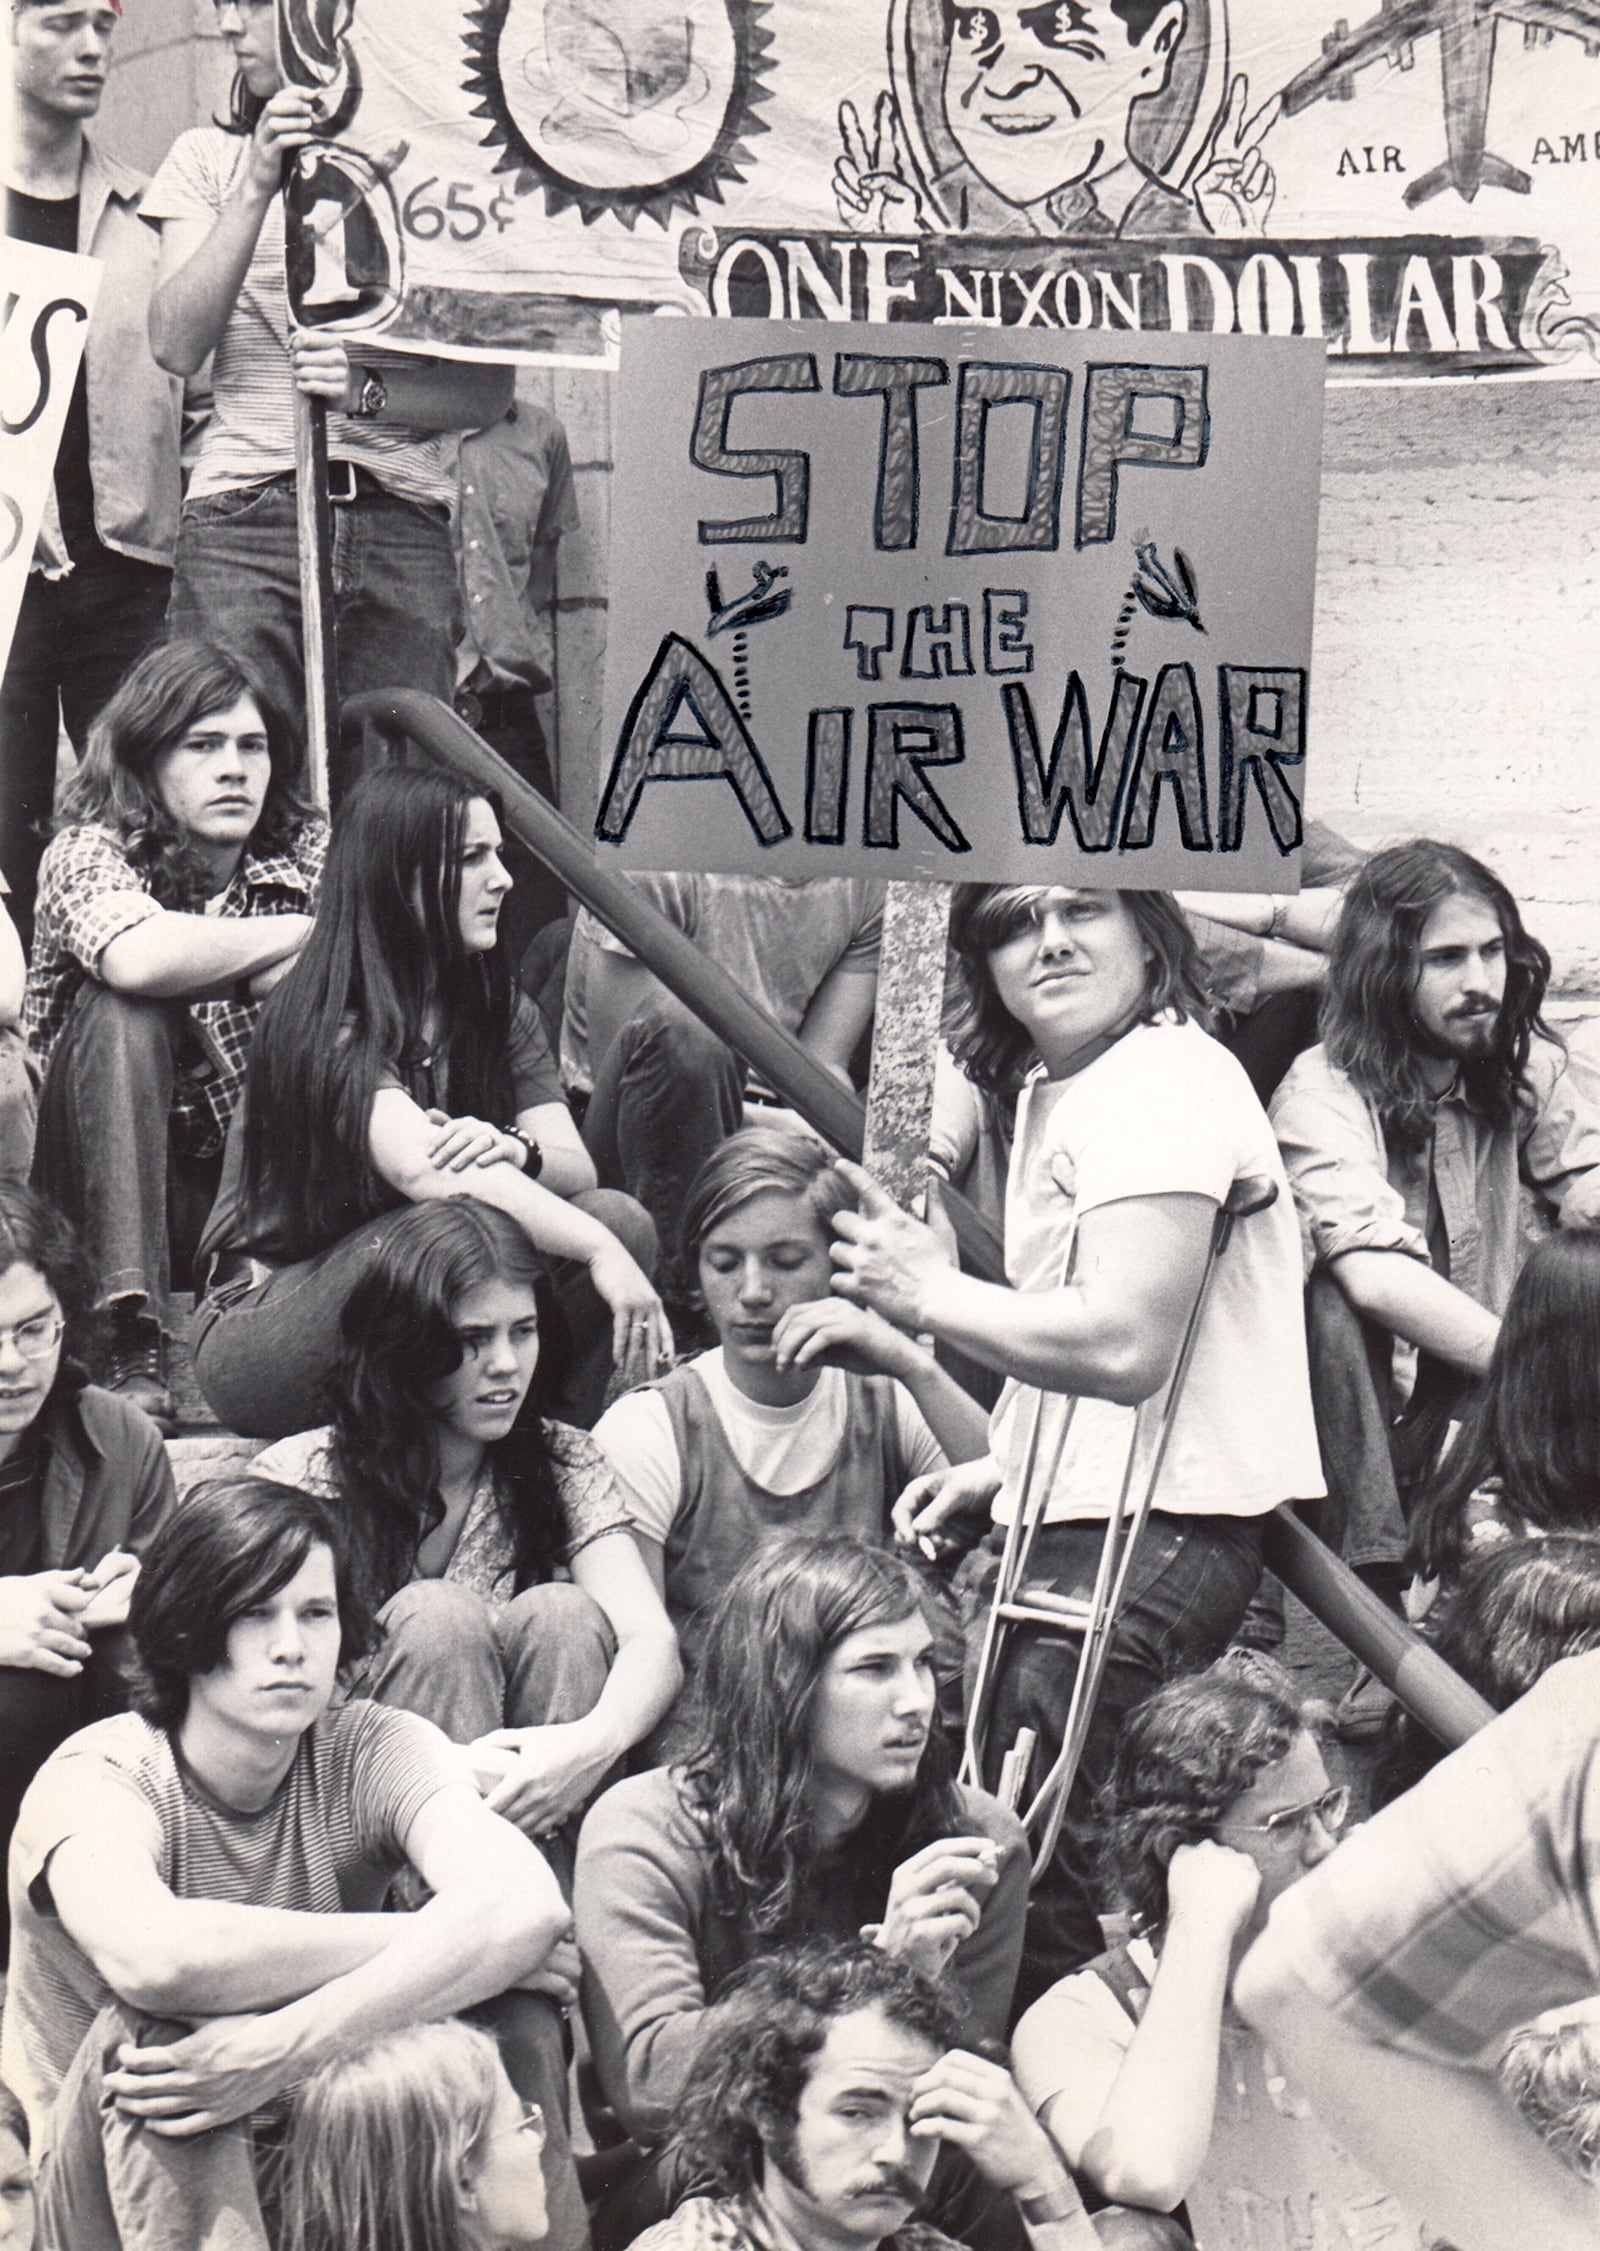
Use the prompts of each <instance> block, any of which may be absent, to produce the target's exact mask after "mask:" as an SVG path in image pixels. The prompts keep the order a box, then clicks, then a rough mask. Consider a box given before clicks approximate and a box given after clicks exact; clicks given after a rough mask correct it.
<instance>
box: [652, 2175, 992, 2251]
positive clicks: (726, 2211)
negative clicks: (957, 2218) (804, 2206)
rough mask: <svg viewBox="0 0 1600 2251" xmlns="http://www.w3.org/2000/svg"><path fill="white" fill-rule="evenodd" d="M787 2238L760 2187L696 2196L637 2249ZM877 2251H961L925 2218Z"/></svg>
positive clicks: (720, 2247)
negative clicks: (743, 2192)
mask: <svg viewBox="0 0 1600 2251" xmlns="http://www.w3.org/2000/svg"><path fill="white" fill-rule="evenodd" d="M784 2240H785V2238H784V2236H783V2234H782V2233H781V2232H780V2231H779V2229H778V2228H777V2227H775V2226H774V2224H773V2221H772V2219H771V2217H770V2216H769V2214H768V2212H767V2209H766V2203H765V2199H764V2198H763V2197H762V2195H761V2192H760V2190H759V2189H756V2190H752V2192H751V2193H750V2194H749V2195H748V2196H691V2197H689V2198H688V2199H687V2200H686V2201H685V2202H684V2203H682V2204H680V2205H679V2206H678V2208H677V2210H676V2211H675V2212H674V2213H673V2214H672V2216H671V2217H670V2218H669V2219H665V2220H658V2221H657V2222H656V2224H655V2226H654V2227H653V2228H647V2229H646V2230H645V2232H644V2234H643V2235H641V2236H640V2237H639V2238H638V2239H637V2241H636V2243H635V2245H634V2251H777V2246H778V2245H779V2244H780V2243H782V2242H783V2241H784ZM877 2251H961V2247H960V2245H959V2244H956V2243H954V2242H952V2240H951V2239H950V2237H949V2236H947V2235H941V2234H940V2232H939V2230H938V2229H937V2228H935V2227H930V2226H929V2225H928V2223H927V2221H926V2220H908V2221H907V2222H906V2224H905V2226H904V2227H903V2228H897V2229H896V2231H895V2233H894V2234H893V2235H886V2236H885V2237H884V2238H883V2241H882V2242H881V2243H880V2244H879V2245H878V2247H877Z"/></svg>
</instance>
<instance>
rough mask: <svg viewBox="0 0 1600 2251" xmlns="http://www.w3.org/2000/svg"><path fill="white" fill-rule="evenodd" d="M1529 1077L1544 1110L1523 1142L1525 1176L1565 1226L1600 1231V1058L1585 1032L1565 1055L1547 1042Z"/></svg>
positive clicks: (1535, 1054) (1536, 1053) (1532, 1060)
mask: <svg viewBox="0 0 1600 2251" xmlns="http://www.w3.org/2000/svg"><path fill="white" fill-rule="evenodd" d="M1528 1077H1529V1080H1530V1082H1531V1083H1532V1086H1533V1091H1534V1097H1535V1100H1536V1102H1537V1105H1538V1107H1537V1111H1536V1114H1535V1116H1534V1121H1533V1124H1532V1127H1531V1129H1530V1130H1529V1132H1528V1133H1527V1134H1526V1136H1525V1137H1524V1140H1523V1144H1522V1172H1523V1177H1524V1178H1525V1179H1526V1180H1528V1181H1530V1182H1531V1183H1532V1185H1533V1186H1534V1187H1535V1188H1537V1189H1539V1190H1540V1192H1541V1193H1542V1194H1543V1195H1545V1196H1547V1197H1548V1198H1549V1199H1550V1201H1551V1203H1552V1204H1554V1206H1555V1208H1556V1211H1557V1213H1558V1214H1559V1216H1560V1220H1561V1224H1562V1226H1563V1227H1600V1057H1597V1056H1596V1055H1595V1054H1594V1053H1593V1052H1592V1042H1589V1041H1586V1040H1585V1038H1584V1036H1583V1034H1582V1033H1581V1032H1580V1033H1579V1034H1578V1035H1577V1036H1576V1037H1575V1039H1574V1041H1573V1044H1572V1045H1571V1047H1569V1048H1568V1049H1567V1051H1566V1053H1565V1054H1563V1053H1562V1051H1561V1050H1560V1049H1559V1048H1558V1047H1556V1046H1555V1045H1553V1044H1552V1043H1549V1042H1546V1041H1543V1040H1541V1041H1539V1042H1538V1043H1537V1044H1536V1045H1535V1047H1534V1048H1533V1051H1532V1053H1531V1054H1530V1055H1529V1057H1528Z"/></svg>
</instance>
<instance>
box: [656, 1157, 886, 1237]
mask: <svg viewBox="0 0 1600 2251" xmlns="http://www.w3.org/2000/svg"><path fill="white" fill-rule="evenodd" d="M772 1194H776V1195H780V1196H793V1197H795V1198H797V1199H798V1200H799V1201H800V1202H802V1203H804V1205H805V1206H806V1209H807V1210H808V1211H809V1213H810V1214H811V1217H812V1219H813V1220H814V1221H815V1222H816V1224H817V1226H818V1227H819V1228H820V1229H821V1231H822V1234H823V1236H824V1238H825V1239H827V1240H829V1241H831V1240H832V1235H833V1219H834V1214H835V1213H836V1212H841V1211H847V1210H852V1211H853V1210H854V1208H855V1200H856V1198H855V1190H854V1189H853V1188H852V1187H851V1186H850V1183H849V1182H848V1181H847V1180H846V1179H845V1177H844V1174H843V1173H842V1172H840V1170H839V1168H838V1167H837V1165H836V1164H835V1163H834V1161H833V1156H832V1153H831V1151H829V1150H827V1149H825V1148H823V1146H822V1144H821V1142H820V1141H813V1140H812V1138H811V1136H810V1134H808V1133H796V1132H795V1131H794V1130H793V1129H792V1128H789V1127H784V1126H746V1127H745V1128H744V1129H743V1131H742V1132H740V1133H730V1134H729V1135H728V1137H727V1139H726V1140H725V1141H719V1142H718V1144H717V1146H716V1148H715V1149H713V1151H712V1152H711V1155H710V1156H709V1157H708V1158H707V1159H706V1161H705V1163H704V1164H703V1165H702V1166H701V1167H700V1170H699V1171H698V1172H697V1173H696V1174H695V1176H694V1178H693V1180H692V1181H691V1182H690V1183H689V1193H688V1195H687V1196H686V1197H685V1199H684V1205H683V1246H684V1249H685V1251H686V1252H687V1254H688V1255H689V1257H690V1258H695V1257H698V1255H699V1251H700V1246H701V1244H702V1243H703V1242H704V1241H705V1239H706V1237H707V1236H708V1235H709V1234H711V1233H712V1231H713V1230H714V1229H715V1228H718V1227H720V1226H721V1225H722V1222H723V1221H724V1220H725V1219H726V1218H727V1217H728V1215H729V1213H730V1212H735V1211H737V1210H738V1209H739V1207H740V1206H741V1205H742V1204H747V1203H749V1202H750V1201H751V1199H752V1197H755V1196H765V1195H772Z"/></svg>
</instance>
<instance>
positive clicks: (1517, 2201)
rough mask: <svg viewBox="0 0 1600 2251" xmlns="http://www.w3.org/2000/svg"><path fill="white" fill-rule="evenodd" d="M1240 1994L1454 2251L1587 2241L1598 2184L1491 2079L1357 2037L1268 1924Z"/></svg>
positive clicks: (1277, 2048) (1288, 2066) (1355, 2142)
mask: <svg viewBox="0 0 1600 2251" xmlns="http://www.w3.org/2000/svg"><path fill="white" fill-rule="evenodd" d="M1234 1997H1235V2000H1236V2001H1237V2003H1238V2006H1239V2008H1240V2011H1241V2012H1242V2014H1243V2015H1244V2016H1245V2017H1246V2018H1247V2019H1248V2020H1249V2022H1250V2023H1251V2024H1253V2025H1254V2026H1255V2027H1256V2030H1257V2031H1258V2032H1259V2033H1260V2034H1261V2035H1262V2037H1263V2038H1264V2039H1265V2040H1267V2041H1268V2042H1269V2043H1270V2045H1271V2047H1272V2050H1273V2053H1274V2055H1275V2056H1276V2057H1277V2059H1278V2061H1279V2062H1280V2063H1281V2064H1282V2066H1283V2067H1284V2069H1285V2071H1286V2072H1287V2073H1288V2075H1289V2077H1290V2078H1291V2079H1292V2080H1294V2081H1295V2082H1296V2083H1297V2084H1298V2085H1299V2086H1301V2087H1303V2088H1304V2089H1305V2091H1306V2093H1307V2094H1308V2095H1309V2096H1310V2097H1311V2099H1312V2101H1313V2103H1314V2104H1315V2106H1316V2108H1317V2110H1318V2112H1319V2114H1320V2115H1321V2116H1322V2117H1323V2118H1324V2119H1325V2120H1326V2121H1327V2123H1328V2125H1329V2126H1330V2127H1331V2128H1332V2129H1333V2131H1334V2133H1335V2134H1336V2135H1337V2136H1338V2138H1339V2140H1340V2141H1341V2142H1343V2143H1344V2145H1345V2147H1346V2148H1347V2149H1350V2150H1353V2151H1355V2152H1356V2153H1357V2154H1358V2155H1359V2156H1360V2158H1361V2161H1362V2163H1363V2164H1365V2165H1368V2166H1370V2167H1371V2169H1372V2171H1373V2172H1374V2173H1376V2174H1377V2176H1378V2178H1379V2179H1380V2180H1381V2181H1383V2182H1384V2183H1385V2184H1386V2185H1387V2186H1388V2187H1389V2188H1391V2189H1392V2190H1393V2191H1394V2193H1395V2194H1396V2195H1397V2196H1398V2197H1400V2198H1401V2199H1402V2201H1403V2202H1404V2203H1405V2205H1406V2206H1407V2208H1408V2210H1410V2211H1411V2212H1412V2213H1413V2214H1415V2215H1417V2216H1418V2217H1419V2218H1425V2219H1426V2220H1427V2222H1428V2224H1429V2226H1430V2227H1431V2228H1432V2229H1433V2230H1434V2231H1435V2233H1436V2234H1438V2235H1439V2236H1440V2237H1441V2239H1443V2238H1448V2240H1449V2241H1450V2242H1451V2243H1452V2244H1454V2245H1456V2246H1457V2251H1504V2247H1505V2246H1506V2245H1507V2244H1513V2243H1515V2244H1524V2243H1526V2244H1537V2245H1538V2246H1539V2251H1589V2247H1590V2246H1592V2245H1593V2243H1594V2241H1595V2224H1596V2199H1595V2194H1594V2191H1593V2190H1592V2189H1591V2188H1589V2187H1587V2186H1586V2185H1585V2184H1584V2183H1583V2182H1582V2181H1581V2180H1580V2179H1579V2178H1578V2176H1577V2175H1576V2174H1575V2173H1572V2172H1569V2171H1568V2170H1567V2168H1566V2167H1565V2166H1564V2165H1563V2164H1562V2163H1561V2162H1560V2160H1559V2159H1558V2158H1557V2157H1555V2156H1554V2155H1553V2154H1552V2153H1551V2151H1549V2150H1548V2149H1546V2148H1545V2147H1544V2145H1543V2144H1542V2143H1541V2142H1540V2141H1539V2140H1538V2138H1537V2137H1536V2135H1535V2134H1534V2133H1533V2132H1532V2131H1531V2130H1530V2129H1529V2128H1528V2127H1527V2126H1525V2125H1524V2124H1523V2123H1522V2121H1521V2119H1520V2118H1518V2117H1517V2115H1516V2113H1515V2112H1514V2111H1513V2109H1512V2107H1511V2105H1510V2103H1509V2102H1508V2101H1507V2100H1506V2098H1505V2096H1504V2095H1503V2094H1502V2093H1501V2091H1500V2089H1499V2087H1498V2085H1497V2084H1496V2082H1495V2081H1494V2080H1492V2079H1490V2078H1487V2077H1484V2076H1483V2075H1481V2074H1479V2073H1477V2072H1473V2071H1468V2070H1464V2069H1462V2070H1453V2069H1450V2068H1448V2067H1447V2066H1445V2065H1443V2064H1438V2063H1430V2062H1427V2061H1425V2060H1423V2059H1421V2058H1419V2057H1412V2056H1406V2055H1402V2054H1401V2053H1400V2052H1399V2051H1398V2050H1396V2049H1393V2048H1387V2047H1380V2046H1378V2045H1377V2044H1376V2043H1375V2042H1373V2041H1369V2040H1364V2039H1362V2038H1361V2037H1360V2036H1359V2035H1358V2034H1356V2033H1355V2032H1353V2031H1352V2030H1351V2029H1350V2028H1349V2027H1348V2026H1347V2025H1346V2024H1344V2023H1343V2022H1342V2021H1341V2020H1340V2019H1339V2018H1338V2017H1336V2016H1335V2015H1334V2014H1333V2013H1332V2012H1331V2011H1330V2010H1329V2009H1328V2008H1326V2007H1325V2006H1324V2004H1323V2003H1322V2002H1321V2001H1320V2000H1319V1999H1318V1997H1317V1996H1316V1995H1315V1994H1313V1993H1312V1992H1311V1990H1310V1988H1309V1987H1308V1986H1306V1985H1305V1984H1304V1983H1303V1982H1302V1981H1301V1979H1300V1978H1299V1977H1298V1976H1297V1974H1296V1973H1295V1971H1294V1970H1293V1968H1292V1967H1291V1966H1290V1965H1289V1963H1288V1961H1287V1960H1286V1959H1285V1958H1284V1956H1283V1953H1282V1950H1281V1948H1280V1945H1279V1942H1278V1941H1277V1939H1276V1938H1275V1936H1274V1933H1273V1931H1272V1930H1271V1928H1270V1927H1269V1929H1268V1930H1267V1932H1266V1933H1265V1934H1264V1935H1263V1937H1261V1938H1260V1939H1258V1940H1257V1942H1256V1944H1255V1946H1254V1947H1253V1948H1252V1949H1251V1951H1250V1953H1249V1954H1247V1955H1246V1956H1245V1959H1244V1961H1243V1963H1242V1964H1241V1966H1240V1969H1239V1973H1238V1976H1237V1977H1236V1979H1235V1980H1234ZM1420 2120H1426V2122H1427V2123H1426V2129H1425V2130H1424V2131H1419V2126H1418V2122H1419V2121H1420Z"/></svg>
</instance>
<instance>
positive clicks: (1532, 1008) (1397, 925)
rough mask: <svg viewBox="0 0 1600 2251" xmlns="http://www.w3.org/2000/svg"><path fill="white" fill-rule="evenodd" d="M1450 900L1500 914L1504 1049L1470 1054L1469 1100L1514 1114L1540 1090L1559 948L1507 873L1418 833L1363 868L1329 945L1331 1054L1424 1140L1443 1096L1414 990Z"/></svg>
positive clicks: (1503, 1115)
mask: <svg viewBox="0 0 1600 2251" xmlns="http://www.w3.org/2000/svg"><path fill="white" fill-rule="evenodd" d="M1447 899H1472V900H1476V901H1477V902H1478V904H1479V905H1481V906H1483V907H1486V908H1487V909H1488V910H1489V911H1490V912H1491V913H1492V914H1493V915H1494V916H1495V918H1496V920H1497V921H1498V922H1499V925H1500V930H1501V934H1502V936H1503V937H1504V940H1505V949H1506V986H1505V998H1504V1000H1503V1001H1502V1003H1501V1008H1500V1015H1499V1019H1498V1021H1497V1023H1496V1027H1495V1042H1494V1048H1493V1052H1492V1053H1490V1054H1488V1055H1483V1056H1473V1057H1470V1058H1467V1059H1464V1060H1463V1062H1462V1066H1461V1079H1462V1084H1463V1087H1464V1089H1465V1091H1466V1094H1467V1098H1468V1100H1469V1101H1470V1102H1471V1103H1472V1105H1473V1107H1474V1108H1475V1109H1477V1110H1479V1111H1480V1112H1481V1113H1482V1115H1483V1116H1484V1117H1486V1118H1487V1119H1489V1121H1490V1122H1491V1123H1492V1124H1495V1125H1509V1124H1510V1122H1511V1120H1512V1119H1513V1118H1514V1117H1515V1115H1516V1113H1517V1110H1518V1108H1519V1106H1522V1105H1524V1104H1526V1103H1527V1102H1528V1101H1529V1100H1530V1099H1531V1096H1530V1093H1529V1088H1528V1080H1527V1067H1528V1054H1529V1050H1530V1048H1531V1046H1532V1043H1533V1036H1534V1034H1535V1033H1536V1032H1537V1033H1539V1034H1540V1035H1541V1036H1542V1037H1543V1038H1545V1039H1553V1037H1554V1035H1553V1033H1552V1032H1551V1031H1550V1028H1549V1026H1548V1025H1547V1024H1546V1023H1545V1022H1544V1020H1543V1018H1542V1017H1541V1015H1540V1013H1539V1012H1540V1010H1541V1008H1542V1007H1543V1006H1544V996H1545V991H1546V988H1547V987H1548V985H1549V982H1550V956H1549V955H1548V953H1546V951H1545V949H1544V947H1543V946H1541V945H1540V943H1539V941H1538V939H1537V938H1532V937H1530V936H1529V935H1528V933H1527V931H1526V930H1525V929H1524V928H1523V926H1522V916H1521V914H1520V913H1519V911H1518V908H1517V902H1516V900H1515V899H1514V898H1513V897H1512V895H1511V893H1510V892H1509V891H1508V890H1507V889H1506V887H1505V885H1504V884H1503V883H1502V882H1501V881H1500V878H1499V877H1498V876H1497V875H1495V874H1494V873H1492V871H1491V870H1490V869H1488V868H1486V867H1485V866H1484V865H1483V862H1482V861H1481V860H1475V859H1473V858H1472V857H1471V855H1470V854H1469V853H1466V852H1462V851H1459V850H1458V849H1457V848H1456V846H1455V845H1453V844H1440V843H1438V842H1436V841H1435V840H1434V839H1433V838H1431V837H1416V838H1413V840H1412V841H1411V842H1410V843H1409V844H1393V845H1391V846H1390V847H1389V848H1388V850H1387V851H1383V852H1374V853H1373V855H1372V857H1371V859H1369V860H1367V861H1366V862H1364V863H1363V865H1362V866H1361V867H1359V868H1358V869H1357V870H1356V872H1355V874H1354V875H1353V876H1352V877H1351V879H1350V881H1349V884H1348V885H1347V886H1346V889H1345V894H1344V905H1343V906H1342V908H1341V909H1340V913H1339V920H1338V922H1337V923H1336V924H1335V926H1334V932H1333V942H1332V944H1331V946H1330V947H1329V950H1328V981H1327V984H1326V985H1325V987H1324V988H1323V995H1322V1011H1321V1031H1322V1041H1323V1045H1324V1047H1325V1048H1326V1050H1327V1055H1328V1060H1329V1062H1330V1063H1332V1064H1334V1065H1335V1066H1336V1067H1337V1068H1338V1069H1339V1070H1341V1071H1343V1072H1345V1073H1346V1074H1347V1075H1348V1077H1349V1078H1350V1080H1351V1082H1352V1084H1353V1085H1354V1086H1355V1087H1356V1088H1357V1089H1358V1091H1359V1092H1360V1093H1362V1094H1364V1095H1365V1096H1366V1098H1367V1100H1368V1101H1369V1102H1371V1103H1372V1104H1373V1106H1374V1108H1375V1109H1376V1110H1377V1113H1378V1116H1379V1119H1380V1120H1381V1122H1382V1125H1383V1129H1384V1132H1385V1134H1386V1136H1388V1137H1389V1139H1391V1140H1392V1141H1395V1142H1397V1143H1399V1144H1402V1145H1409V1146H1415V1145H1416V1144H1418V1143H1420V1142H1422V1141H1425V1140H1426V1139H1427V1137H1428V1135H1429V1134H1430V1133H1431V1132H1432V1130H1433V1112H1434V1104H1435V1097H1434V1095H1433V1093H1432V1092H1431V1091H1430V1089H1429V1086H1428V1082H1427V1079H1426V1076H1425V1070H1426V1065H1427V1060H1428V1059H1427V1056H1426V1055H1425V1054H1424V1052H1423V1051H1422V1049H1421V1048H1420V1046H1419V1044H1418V1040H1417V1031H1416V1017H1415V1014H1414V1011H1413V1006H1412V996H1413V994H1414V992H1415V990H1416V983H1417V970H1418V965H1419V960H1420V956H1421V950H1422V933H1423V929H1424V927H1425V925H1426V923H1427V921H1428V918H1429V916H1430V915H1431V914H1432V913H1433V911H1434V909H1435V908H1436V907H1438V906H1442V905H1443V903H1444V902H1445V901H1446V900H1447Z"/></svg>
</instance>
